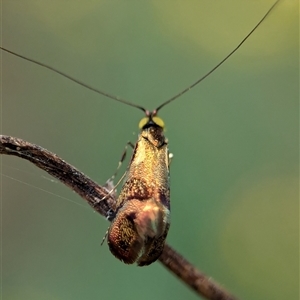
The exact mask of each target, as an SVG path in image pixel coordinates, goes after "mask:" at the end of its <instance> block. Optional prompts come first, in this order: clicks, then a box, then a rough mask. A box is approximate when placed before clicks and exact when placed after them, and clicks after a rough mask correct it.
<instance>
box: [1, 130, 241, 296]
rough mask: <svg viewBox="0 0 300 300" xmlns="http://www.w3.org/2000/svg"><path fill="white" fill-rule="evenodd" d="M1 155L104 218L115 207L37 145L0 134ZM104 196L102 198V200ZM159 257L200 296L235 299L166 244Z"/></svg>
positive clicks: (77, 173)
mask: <svg viewBox="0 0 300 300" xmlns="http://www.w3.org/2000/svg"><path fill="white" fill-rule="evenodd" d="M0 154H5V155H14V156H18V157H20V158H23V159H26V160H29V161H30V162H32V163H33V164H35V165H36V166H37V167H39V168H40V169H43V170H44V171H46V172H47V173H49V174H50V175H52V176H53V177H55V178H57V179H59V180H60V181H61V182H62V183H64V184H65V185H66V186H68V187H69V188H71V189H72V190H73V191H75V192H76V193H77V194H79V195H80V196H81V197H82V198H83V199H84V200H86V201H87V203H88V204H89V205H90V206H92V208H93V209H94V210H96V211H97V212H98V213H100V214H101V215H102V216H104V217H107V213H108V211H109V210H110V208H112V207H114V204H115V201H116V199H115V197H114V195H109V194H108V189H106V188H105V187H102V186H100V185H98V184H97V183H95V182H94V181H93V180H91V179H90V178H88V177H87V176H86V175H84V174H83V173H82V172H80V171H79V170H77V169H76V168H74V167H73V166H71V165H70V164H68V163H67V162H65V161H64V160H62V159H61V158H60V157H58V156H57V155H56V154H54V153H52V152H50V151H48V150H46V149H44V148H42V147H40V146H38V145H35V144H31V143H29V142H27V141H24V140H22V139H19V138H15V137H11V136H6V135H0ZM104 197H105V200H102V199H103V198H104ZM101 200H102V201H101ZM159 260H160V262H161V263H162V264H163V265H164V266H165V267H166V268H167V269H169V270H170V271H171V272H172V273H174V274H175V275H176V276H178V277H179V278H180V279H181V280H182V281H183V282H185V283H186V284H187V285H188V286H189V287H190V288H191V289H193V290H194V291H195V292H196V293H197V294H198V295H199V296H203V297H205V298H206V299H209V300H237V298H236V297H234V296H232V295H230V294H229V293H228V292H227V291H225V290H224V289H223V288H222V287H220V286H219V285H218V284H217V283H216V282H214V281H213V280H212V279H210V278H209V277H207V276H206V275H204V274H203V273H201V272H200V271H198V270H197V269H196V268H195V267H194V266H193V265H192V264H191V263H190V262H188V261H187V260H186V259H185V258H184V257H183V256H181V255H180V254H179V253H177V252H176V251H175V250H174V249H172V248H171V247H170V246H169V245H167V244H166V245H165V247H164V251H163V253H162V255H161V256H160V258H159Z"/></svg>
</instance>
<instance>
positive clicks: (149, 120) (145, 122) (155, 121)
mask: <svg viewBox="0 0 300 300" xmlns="http://www.w3.org/2000/svg"><path fill="white" fill-rule="evenodd" d="M145 113H146V116H145V117H144V118H143V119H141V121H140V123H139V129H140V130H143V129H146V128H148V127H153V126H156V127H160V128H162V129H165V123H164V121H163V120H162V119H161V118H160V117H158V116H157V110H154V111H152V112H150V111H148V110H146V111H145Z"/></svg>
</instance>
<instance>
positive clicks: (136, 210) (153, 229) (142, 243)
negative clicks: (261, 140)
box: [1, 1, 278, 266]
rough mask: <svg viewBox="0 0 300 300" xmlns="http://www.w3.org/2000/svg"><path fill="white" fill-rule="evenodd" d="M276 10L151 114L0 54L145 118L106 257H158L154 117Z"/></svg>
mask: <svg viewBox="0 0 300 300" xmlns="http://www.w3.org/2000/svg"><path fill="white" fill-rule="evenodd" d="M277 3H278V1H276V2H275V4H274V5H273V6H272V7H271V8H270V9H269V11H268V12H267V13H266V14H265V16H264V17H263V18H262V19H261V21H260V22H259V23H258V24H257V25H256V26H255V27H254V28H253V29H252V30H251V32H250V33H249V34H248V35H247V36H246V37H245V38H244V39H243V40H242V41H241V42H240V43H239V44H238V45H237V46H236V47H235V48H234V49H233V50H232V51H231V52H230V53H229V54H228V55H227V56H226V57H225V58H224V59H223V60H222V61H220V62H219V63H218V64H217V65H216V66H215V67H214V68H213V69H211V70H210V71H209V72H208V73H207V74H205V75H204V76H203V77H201V78H200V79H198V80H197V81H196V82H194V83H193V84H191V85H189V86H188V87H187V88H186V89H184V90H183V91H181V92H180V93H178V94H176V95H175V96H173V97H171V98H170V99H169V100H167V101H165V102H163V103H162V104H161V105H160V106H158V107H157V108H156V109H155V110H153V111H152V112H150V111H148V110H146V109H144V108H143V107H141V106H139V105H136V104H133V103H131V102H129V101H126V100H123V99H120V98H118V97H116V96H113V95H110V94H108V93H105V92H102V91H100V90H98V89H95V88H93V87H91V86H89V85H87V84H84V83H82V82H81V81H79V80H77V79H74V78H73V77H71V76H69V75H66V74H65V73H62V72H60V71H58V70H57V69H55V68H52V67H50V66H47V65H45V64H43V63H40V62H38V61H36V60H33V59H29V58H27V57H25V56H22V55H19V54H17V53H15V52H13V51H10V50H8V49H5V48H2V47H1V49H2V50H3V51H6V52H9V53H11V54H13V55H16V56H19V57H21V58H23V59H26V60H29V61H31V62H33V63H36V64H38V65H40V66H43V67H46V68H48V69H51V70H52V71H54V72H56V73H58V74H60V75H62V76H64V77H66V78H68V79H70V80H72V81H75V82H76V83H78V84H80V85H83V86H85V87H86V88H89V89H91V90H93V91H95V92H97V93H99V94H101V95H104V96H106V97H108V98H111V99H113V100H116V101H119V102H121V103H123V104H127V105H130V106H133V107H136V108H138V109H140V110H142V111H143V112H144V113H145V118H144V119H142V121H141V122H140V126H139V127H140V130H141V132H140V135H139V138H138V141H137V142H136V144H135V147H134V150H133V155H132V158H131V161H130V163H129V167H128V169H127V171H126V177H125V180H124V184H123V186H122V189H121V192H120V195H119V197H118V200H117V202H116V203H115V207H114V208H112V210H111V213H110V215H109V216H108V218H109V219H110V220H111V221H112V222H111V225H110V227H109V230H108V236H107V240H108V245H109V249H110V251H111V252H112V253H113V254H114V255H115V256H116V257H117V258H118V259H120V260H122V261H123V262H125V263H128V264H132V263H137V264H138V265H139V266H144V265H149V264H151V263H153V262H154V261H156V260H157V259H158V257H159V256H160V255H161V253H162V251H163V248H164V244H165V240H166V237H167V234H168V230H169V226H170V184H169V165H170V159H169V152H168V140H167V139H166V138H165V136H164V122H163V121H162V120H161V119H160V118H159V117H158V116H157V113H158V112H159V111H160V109H161V108H163V107H164V106H166V105H168V104H169V103H171V102H172V101H174V100H175V99H177V98H179V97H180V96H182V95H183V94H184V93H186V92H188V91H189V90H190V89H192V88H193V87H195V86H196V85H198V84H199V83H200V82H201V81H202V80H204V79H205V78H206V77H207V76H209V75H210V74H211V73H212V72H214V71H215V70H216V69H217V68H218V67H219V66H220V65H222V64H223V63H224V62H225V61H226V60H227V59H228V58H229V57H230V56H231V55H233V53H235V52H236V51H237V50H238V48H239V47H240V46H241V45H242V44H243V43H244V42H245V41H246V40H247V39H248V37H249V36H250V35H251V34H252V33H253V32H254V31H255V30H256V28H257V27H258V26H259V25H260V24H261V22H263V20H264V19H265V18H266V16H267V15H268V14H269V13H270V11H271V10H272V9H273V7H274V6H275V5H276V4H277Z"/></svg>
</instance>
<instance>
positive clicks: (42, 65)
mask: <svg viewBox="0 0 300 300" xmlns="http://www.w3.org/2000/svg"><path fill="white" fill-rule="evenodd" d="M0 49H2V50H3V51H5V52H8V53H10V54H12V55H15V56H17V57H20V58H22V59H25V60H28V61H30V62H32V63H34V64H37V65H39V66H41V67H44V68H46V69H49V70H51V71H53V72H55V73H57V74H59V75H61V76H63V77H65V78H67V79H69V80H71V81H74V82H75V83H78V84H79V85H81V86H83V87H85V88H87V89H89V90H92V91H93V92H96V93H98V94H100V95H103V96H105V97H107V98H110V99H113V100H116V101H119V102H121V103H124V104H127V105H130V106H133V107H136V108H138V109H140V110H142V111H143V112H144V113H146V114H147V110H146V109H144V108H143V107H142V106H139V105H137V104H134V103H131V102H129V101H127V100H125V99H122V98H120V97H118V96H115V95H111V94H109V93H106V92H103V91H101V90H99V89H97V88H94V87H93V86H91V85H88V84H86V83H84V82H82V81H80V80H79V79H76V78H74V77H72V76H71V75H68V74H66V73H64V72H62V71H59V70H58V69H56V68H54V67H51V66H49V65H47V64H44V63H41V62H39V61H37V60H35V59H32V58H29V57H26V56H24V55H21V54H18V53H16V52H13V51H11V50H8V49H6V48H3V47H0Z"/></svg>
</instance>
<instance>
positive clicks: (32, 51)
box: [1, 0, 299, 300]
mask: <svg viewBox="0 0 300 300" xmlns="http://www.w3.org/2000/svg"><path fill="white" fill-rule="evenodd" d="M272 3H273V0H268V1H267V0H266V1H241V0H240V1H237V0H235V1H200V0H197V1H196V0H195V1H192V0H189V1H172V0H169V1H116V0H114V1H108V0H107V1H100V0H97V1H58V0H55V1H39V0H35V1H30V0H26V1H17V0H4V1H2V45H3V46H4V47H7V48H8V49H11V50H13V51H17V52H18V53H20V54H23V55H27V56H29V57H32V58H35V59H37V60H39V61H42V62H44V63H47V64H49V65H51V66H53V67H56V68H59V69H60V70H62V71H64V72H66V73H68V74H71V75H73V76H74V77H76V78H79V79H81V80H82V81H84V82H86V83H89V84H91V85H94V86H96V87H98V88H100V89H102V90H104V91H106V92H109V93H112V94H115V95H118V96H120V97H123V98H125V99H128V100H130V101H133V102H135V103H138V104H140V105H143V106H145V107H146V108H148V109H153V108H155V107H156V106H158V105H159V104H160V103H161V102H163V101H164V100H166V99H168V98H170V97H171V96H173V95H174V94H175V93H177V92H179V91H180V90H182V89H183V88H185V87H186V86H187V85H189V84H191V83H192V82H194V81H195V80H196V79H197V78H199V77H200V76H202V75H203V74H205V73H206V72H207V71H208V70H210V69H211V68H212V67H213V66H215V65H216V64H217V63H218V62H219V61H220V60H221V59H222V58H223V57H224V56H225V55H227V53H228V52H229V51H230V50H232V49H233V48H234V47H235V46H236V45H237V44H238V42H239V41H240V40H241V39H242V38H243V37H244V36H245V35H246V34H247V33H248V32H249V31H250V30H251V29H252V28H253V27H254V25H255V24H256V23H257V22H258V21H259V20H260V18H261V17H262V16H263V15H264V13H265V12H266V11H267V10H268V9H269V7H270V6H271V5H272ZM298 13H299V10H298V1H296V0H294V1H282V3H280V4H279V5H278V7H277V8H276V9H275V10H274V11H273V12H272V14H271V15H270V16H269V17H268V18H267V20H266V21H265V22H264V23H263V24H262V26H261V27H260V28H259V29H258V30H257V31H256V32H255V34H254V35H253V36H252V37H251V38H250V39H249V40H248V41H247V43H246V44H245V45H244V46H243V47H242V48H241V49H240V50H239V51H238V52H237V53H236V54H235V55H234V56H233V57H232V58H230V60H229V61H228V62H226V64H225V65H223V66H222V67H221V68H220V69H218V70H217V71H216V72H215V73H214V74H213V75H211V76H210V77H209V78H207V79H206V80H205V81H204V82H203V83H202V84H201V85H200V86H198V87H196V88H194V89H193V90H191V91H190V92H189V93H188V94H186V95H184V96H183V97H181V98H180V99H178V100H177V101H176V102H174V103H172V104H171V105H169V106H167V107H165V108H164V109H163V110H162V111H161V113H160V116H161V117H162V118H163V119H164V121H165V123H166V127H167V132H166V135H167V137H168V138H169V142H170V143H169V144H170V150H171V152H172V153H174V160H173V162H172V166H171V200H172V224H171V229H170V232H169V236H168V243H170V244H171V245H172V246H174V247H175V248H176V249H177V250H178V251H179V252H180V253H182V254H183V255H184V256H185V257H186V258H187V259H188V260H190V261H191V262H193V263H194V264H195V265H196V266H197V267H198V268H200V269H201V270H202V271H203V272H205V273H207V274H208V275H209V276H211V277H212V278H214V279H215V280H217V281H218V282H220V283H221V284H222V285H224V286H225V287H226V288H227V289H228V290H230V291H232V292H233V293H235V294H236V295H238V296H239V297H240V298H241V299H255V300H260V299H290V300H292V299H298V282H299V274H298V266H299V261H298V259H299V258H298V256H299V249H298V211H299V210H298V139H299V137H298V96H299V94H298V88H299V75H298V71H299V61H298ZM1 108H2V129H1V132H2V133H3V134H7V135H12V136H17V137H20V138H23V139H25V140H28V141H31V142H33V143H36V144H39V145H41V146H43V147H45V148H47V149H49V150H51V151H53V152H55V153H57V154H58V155H59V156H61V157H62V158H63V159H65V160H67V161H68V162H70V163H72V164H73V165H75V166H76V167H78V168H79V169H80V170H82V171H83V172H85V173H86V174H87V175H88V176H90V177H91V178H93V179H95V180H96V181H97V182H99V183H102V184H103V183H104V182H105V181H106V179H108V178H109V177H110V176H111V175H112V174H113V173H114V171H115V168H116V166H117V163H118V160H119V159H120V156H121V154H122V151H123V149H124V146H125V144H126V142H127V141H128V140H131V141H132V142H134V141H135V140H136V134H137V132H138V129H137V124H138V122H139V120H140V119H141V118H142V117H143V115H142V114H141V113H140V112H139V111H138V110H136V109H134V108H131V107H129V106H125V105H122V104H120V103H117V102H114V101H111V100H109V99H106V98H104V97H101V96H99V95H96V94H94V93H92V92H90V91H88V90H86V89H84V88H82V87H80V86H78V85H76V84H74V83H72V82H70V81H68V80H66V79H63V78H61V77H60V76H58V75H57V74H54V73H53V72H50V71H48V70H45V69H43V68H40V67H38V66H36V65H34V64H32V63H29V62H26V61H23V60H21V59H18V58H16V57H13V56H11V55H9V54H6V53H3V52H2V107H1ZM127 162H128V160H127V161H126V163H125V165H126V164H127ZM2 163H3V165H2V175H3V176H2V197H3V198H2V217H3V221H2V226H3V229H2V234H3V236H2V243H3V244H2V250H3V253H2V255H3V266H2V274H3V282H2V289H3V290H2V296H3V299H4V300H8V299H9V300H15V299H31V300H35V299H46V300H52V299H53V300H54V299H55V300H57V299H64V300H68V299H72V300H76V299H131V300H134V299H146V300H147V299H153V298H155V299H172V300H176V299H197V296H196V295H195V294H194V292H193V291H191V290H190V289H188V288H187V287H186V286H185V285H183V284H182V283H181V282H180V281H178V280H177V278H175V277H173V275H171V274H170V273H169V272H168V271H166V270H165V269H164V268H163V267H162V265H161V264H160V263H155V264H153V265H151V266H149V267H144V268H138V267H136V266H127V265H124V264H123V263H121V262H119V261H118V260H116V259H115V258H114V257H113V256H112V255H111V254H110V252H109V250H108V247H107V245H106V244H104V246H102V247H100V243H101V240H102V237H103V236H104V234H105V231H106V229H107V226H108V223H107V222H106V221H105V220H104V219H103V218H102V217H100V216H99V215H98V214H96V213H94V212H93V211H92V210H91V209H90V208H89V207H88V206H87V205H85V203H84V202H83V201H82V200H81V199H80V198H79V197H78V196H77V195H75V194H74V193H73V192H71V191H69V190H68V189H67V188H66V187H65V186H63V185H61V184H60V183H58V182H56V181H54V180H51V178H50V176H48V175H47V174H45V173H44V172H42V171H40V170H38V169H37V168H35V167H34V166H32V165H30V164H29V163H27V162H25V161H22V160H21V159H18V158H13V157H3V160H2ZM124 167H126V166H124ZM123 170H124V168H123ZM121 174H122V172H120V175H121ZM76 203H77V205H76ZM81 205H83V206H81Z"/></svg>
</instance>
